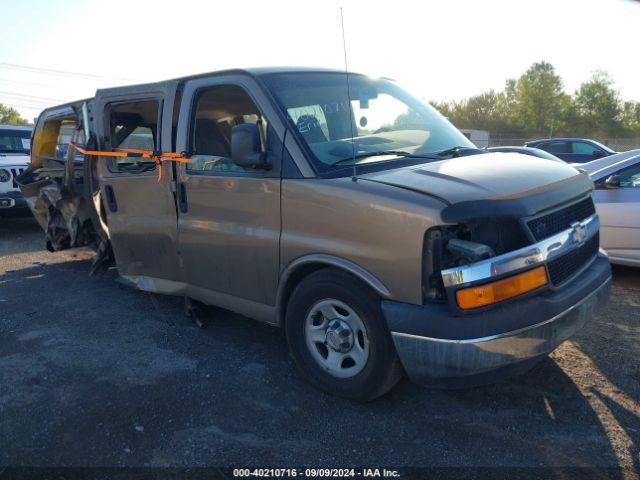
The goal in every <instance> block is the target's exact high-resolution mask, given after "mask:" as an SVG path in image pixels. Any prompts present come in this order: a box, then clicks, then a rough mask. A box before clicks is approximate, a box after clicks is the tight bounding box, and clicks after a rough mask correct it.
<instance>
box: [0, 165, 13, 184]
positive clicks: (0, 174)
mask: <svg viewBox="0 0 640 480" xmlns="http://www.w3.org/2000/svg"><path fill="white" fill-rule="evenodd" d="M9 180H11V174H10V173H9V171H8V170H5V169H4V168H0V183H4V182H8V181H9Z"/></svg>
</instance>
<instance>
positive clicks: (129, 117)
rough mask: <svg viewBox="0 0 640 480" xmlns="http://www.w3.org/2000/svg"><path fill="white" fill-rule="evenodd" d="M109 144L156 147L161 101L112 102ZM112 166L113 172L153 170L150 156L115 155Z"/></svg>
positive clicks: (136, 148) (142, 147)
mask: <svg viewBox="0 0 640 480" xmlns="http://www.w3.org/2000/svg"><path fill="white" fill-rule="evenodd" d="M108 111H109V125H110V130H111V131H110V140H111V147H112V148H113V149H114V150H118V149H135V150H151V151H153V150H157V143H158V142H157V137H158V117H159V114H160V103H159V102H158V101H157V100H144V101H136V102H130V103H119V104H116V105H112V106H111V107H110V108H109V109H108ZM111 167H112V169H113V170H115V171H119V172H126V173H142V172H147V171H149V170H155V162H154V161H153V160H152V159H149V158H141V157H136V156H134V155H132V156H129V157H116V158H114V159H113V160H112V163H111Z"/></svg>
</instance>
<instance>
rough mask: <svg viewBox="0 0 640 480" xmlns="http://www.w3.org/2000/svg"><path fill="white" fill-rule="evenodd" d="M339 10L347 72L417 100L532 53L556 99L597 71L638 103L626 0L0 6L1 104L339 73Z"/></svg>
mask: <svg viewBox="0 0 640 480" xmlns="http://www.w3.org/2000/svg"><path fill="white" fill-rule="evenodd" d="M340 6H343V8H344V15H345V26H346V33H347V35H346V36H347V43H348V56H349V67H350V69H351V70H353V71H360V72H364V73H368V74H371V75H374V76H389V77H393V78H395V79H396V80H398V81H399V82H400V83H402V84H403V85H405V86H407V87H409V89H410V90H412V91H414V92H415V93H417V94H418V95H420V96H421V97H424V98H425V99H434V100H443V99H460V98H463V97H466V96H469V95H472V94H476V93H480V92H482V91H484V90H486V89H489V88H495V89H500V88H502V86H503V85H504V81H505V80H506V79H507V78H512V77H516V76H517V75H519V74H520V73H522V72H523V71H524V70H525V69H526V68H527V67H528V66H529V65H530V64H531V63H533V62H535V61H539V60H543V59H544V60H547V61H550V62H552V63H553V64H554V65H555V67H556V69H557V71H558V73H559V74H560V75H561V76H562V77H563V79H564V80H565V87H566V90H567V91H568V92H573V91H574V90H575V89H576V88H577V87H578V86H579V83H580V82H581V81H582V80H584V79H585V78H587V77H588V76H589V74H590V73H591V72H592V71H594V70H596V69H603V70H606V71H608V72H609V73H610V74H611V75H612V77H613V78H614V80H615V81H616V87H617V88H618V89H619V90H620V93H621V95H622V96H623V97H624V98H629V99H634V100H640V81H639V79H638V77H639V73H640V67H639V66H638V45H639V44H640V42H639V40H638V38H639V31H640V30H639V29H638V25H640V2H637V1H633V0H537V1H513V0H484V1H478V0H446V1H445V0H438V1H434V0H429V1H422V2H412V1H402V0H396V1H394V2H389V1H385V2H375V1H367V2H365V1H359V0H349V1H347V0H343V1H334V0H327V1H324V2H300V1H283V2H278V1H272V2H265V1H248V0H244V1H242V2H213V1H195V0H181V1H179V2H178V1H173V2H165V1H146V0H141V1H133V0H127V1H124V0H112V1H108V2H107V1H103V2H98V1H94V2H90V1H88V0H85V1H76V0H60V1H55V2H54V1H45V0H20V1H13V0H0V18H2V28H1V29H0V45H2V48H1V49H0V102H1V103H7V104H12V105H15V106H16V107H17V108H18V110H19V111H20V112H21V113H22V114H23V115H24V116H26V117H27V118H33V117H34V116H36V115H37V114H38V112H39V110H41V109H42V108H43V107H46V106H50V105H55V104H57V103H62V102H64V101H69V100H73V99H77V98H83V97H87V96H91V95H92V94H93V92H94V91H95V89H96V88H101V87H106V86H113V85H118V84H126V83H132V82H144V81H155V80H161V79H164V78H171V77H176V76H181V75H188V74H193V73H199V72H204V71H211V70H217V69H222V68H231V67H243V66H260V65H302V66H324V67H338V68H342V67H344V64H343V53H342V37H341V33H340V18H339V7H340ZM7 64H15V65H26V66H31V67H37V68H44V69H53V70H60V71H67V72H77V73H83V74H89V75H88V76H85V77H81V76H77V75H70V74H66V75H63V74H57V73H53V72H42V71H37V72H35V71H27V70H24V69H20V68H18V67H15V66H11V65H7Z"/></svg>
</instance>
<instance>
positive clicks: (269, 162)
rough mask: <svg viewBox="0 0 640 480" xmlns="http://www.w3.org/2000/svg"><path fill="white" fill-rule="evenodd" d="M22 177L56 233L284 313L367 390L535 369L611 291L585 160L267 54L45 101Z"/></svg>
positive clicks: (310, 359) (185, 290)
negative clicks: (526, 150) (265, 62)
mask: <svg viewBox="0 0 640 480" xmlns="http://www.w3.org/2000/svg"><path fill="white" fill-rule="evenodd" d="M69 124H72V125H73V129H72V130H73V131H72V134H71V135H70V136H69V135H67V137H70V140H69V142H68V155H67V159H66V162H62V163H61V162H59V161H57V160H56V159H55V145H57V144H58V143H59V141H60V139H61V135H62V134H61V132H62V131H63V130H64V129H63V127H64V126H65V125H66V126H67V129H68V125H69ZM516 156H517V158H514V157H516ZM19 182H20V184H21V188H22V191H23V193H24V195H25V197H26V198H27V199H28V202H29V205H30V207H31V208H32V211H33V213H34V215H35V216H36V217H37V218H38V221H39V222H40V224H41V225H42V227H43V229H44V230H45V232H46V239H47V245H48V247H49V248H50V249H51V250H61V249H64V248H71V247H77V246H83V245H91V246H93V247H94V248H95V249H96V259H95V263H94V266H93V268H94V269H96V270H98V269H100V268H106V267H109V266H111V265H114V266H115V267H116V268H117V270H118V273H119V275H120V277H121V279H122V280H123V281H126V282H128V283H129V284H131V285H133V286H135V287H137V288H139V289H140V290H144V291H148V292H154V293H161V294H169V295H179V296H184V297H185V298H188V299H191V300H194V301H198V302H202V303H204V304H207V305H216V306H218V307H222V308H224V309H228V310H232V311H234V312H237V313H240V314H242V315H245V316H247V317H251V318H254V319H257V320H259V321H262V322H266V323H269V324H272V325H274V326H279V327H283V328H284V331H285V333H286V337H287V341H288V345H289V348H290V351H291V354H292V356H293V358H294V359H295V361H296V363H297V365H298V366H299V367H300V369H301V371H302V372H303V374H304V375H305V376H306V377H307V378H308V379H309V380H310V381H311V382H312V383H313V384H314V385H316V386H317V387H319V388H321V389H323V390H325V391H327V392H330V393H332V394H336V395H340V396H343V397H347V398H352V399H357V400H371V399H374V398H376V397H378V396H380V395H382V394H384V393H385V392H387V391H388V390H390V389H391V388H392V387H393V386H394V385H395V384H396V382H397V381H398V380H399V379H400V377H401V376H402V375H403V373H405V372H406V374H407V375H408V376H409V377H410V378H411V379H412V380H414V381H415V382H417V383H420V384H424V385H430V386H442V387H468V386H472V385H477V384H482V383H488V382H494V381H497V380H499V379H501V378H504V377H506V376H509V375H513V374H516V373H522V372H525V371H526V370H527V369H529V368H530V367H531V366H532V365H534V364H535V363H536V362H538V361H540V360H541V359H543V358H545V356H546V355H547V354H548V353H549V352H551V351H552V350H554V349H555V348H556V347H557V346H558V345H560V344H561V343H562V342H563V341H565V340H566V339H568V338H569V337H571V336H572V335H573V334H574V333H576V332H578V331H579V330H581V329H582V328H583V326H584V325H585V323H586V322H587V321H588V320H589V319H590V318H592V317H593V315H594V312H595V311H596V308H597V307H598V306H599V305H600V304H602V303H603V302H604V301H606V299H607V298H608V296H609V290H610V285H611V272H610V266H609V261H608V259H607V257H606V256H605V255H604V254H603V253H602V252H601V251H600V250H599V237H598V232H599V222H598V216H597V215H596V212H595V210H594V205H593V202H592V200H591V190H592V186H593V185H592V182H591V181H590V180H589V177H588V175H587V174H586V173H580V172H578V171H577V170H575V169H574V168H572V167H570V166H568V165H566V164H562V163H559V162H554V161H548V160H544V159H539V158H534V157H530V156H526V155H520V154H517V153H482V152H481V151H479V150H477V149H476V147H475V146H474V145H473V144H472V143H471V142H470V141H469V140H468V139H467V138H466V137H465V136H464V135H462V134H461V133H460V132H459V131H458V130H456V129H455V128H454V127H453V126H452V125H451V124H450V123H449V122H448V121H447V120H446V119H445V118H444V117H443V116H441V115H440V114H439V113H438V112H437V111H436V110H435V109H433V108H432V107H431V106H429V105H427V104H425V103H423V102H422V101H420V100H418V99H417V98H415V97H414V96H411V95H410V94H409V93H407V92H406V91H405V90H404V89H402V88H401V87H400V86H398V85H397V84H396V83H395V82H393V81H391V80H387V79H372V78H369V77H366V76H363V75H359V74H346V73H345V72H339V71H331V70H314V69H295V68H289V69H282V68H260V69H250V70H232V71H222V72H217V73H211V74H203V75H197V76H192V77H187V78H180V79H176V80H169V81H163V82H159V83H153V84H147V85H135V86H130V87H118V88H111V89H105V90H98V91H97V92H96V95H95V97H94V98H91V99H88V100H85V101H79V102H74V103H70V104H67V105H62V106H60V107H56V108H52V109H48V110H45V111H44V112H43V113H42V114H41V116H40V118H39V120H38V122H37V125H36V127H35V132H34V137H33V148H32V156H31V164H30V167H29V169H28V170H27V171H26V172H25V173H24V174H23V175H22V176H21V177H20V178H19Z"/></svg>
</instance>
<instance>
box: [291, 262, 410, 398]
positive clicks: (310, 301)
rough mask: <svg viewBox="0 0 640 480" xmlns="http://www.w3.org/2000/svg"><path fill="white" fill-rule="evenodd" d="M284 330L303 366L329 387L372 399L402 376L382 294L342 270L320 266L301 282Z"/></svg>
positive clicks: (341, 393)
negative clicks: (388, 326)
mask: <svg viewBox="0 0 640 480" xmlns="http://www.w3.org/2000/svg"><path fill="white" fill-rule="evenodd" d="M286 334H287V341H288V343H289V348H290V350H291V353H292V355H293V357H294V359H295V361H296V363H297V364H298V366H299V367H300V369H301V370H302V372H303V373H304V374H305V376H306V377H307V378H308V379H309V380H310V381H311V383H313V384H314V385H316V386H317V387H318V388H320V389H322V390H325V391H326V392H328V393H332V394H335V395H339V396H342V397H346V398H350V399H354V400H360V401H368V400H373V399H375V398H377V397H379V396H380V395H383V394H384V393H386V392H387V391H389V390H390V389H391V388H392V387H393V386H394V385H395V384H396V383H397V382H398V380H399V379H400V377H401V376H402V367H401V365H400V361H399V359H398V356H397V354H396V351H395V348H394V345H393V341H392V340H391V336H390V334H389V331H388V329H387V327H386V322H385V320H384V317H383V315H382V311H381V309H380V299H379V298H378V297H377V296H376V295H375V294H374V293H373V292H372V291H371V290H370V289H369V288H367V287H366V286H364V285H363V284H362V283H360V282H358V281H357V280H355V279H353V278H352V277H351V276H350V275H348V274H346V273H344V272H342V271H339V270H334V269H324V270H320V271H318V272H315V273H313V274H311V275H309V276H308V277H307V278H305V279H304V280H303V281H302V282H301V283H300V285H298V287H297V288H296V289H295V290H294V292H293V294H292V295H291V298H290V300H289V304H288V307H287V314H286Z"/></svg>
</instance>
